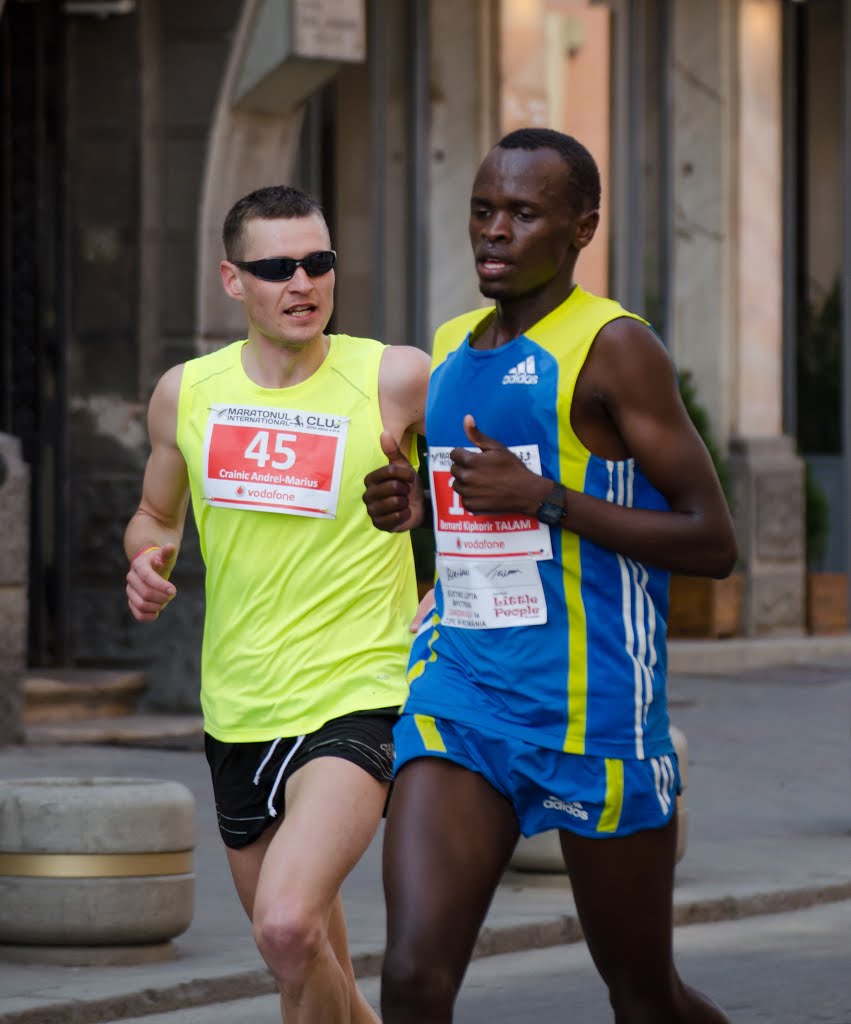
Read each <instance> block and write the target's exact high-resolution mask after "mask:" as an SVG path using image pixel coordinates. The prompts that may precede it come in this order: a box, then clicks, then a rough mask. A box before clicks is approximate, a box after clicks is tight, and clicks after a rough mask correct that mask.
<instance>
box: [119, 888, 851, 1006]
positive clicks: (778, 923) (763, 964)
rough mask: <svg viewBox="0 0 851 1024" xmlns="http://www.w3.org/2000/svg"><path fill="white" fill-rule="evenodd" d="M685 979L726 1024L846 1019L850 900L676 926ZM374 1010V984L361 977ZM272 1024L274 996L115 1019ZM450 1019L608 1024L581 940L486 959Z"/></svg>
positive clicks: (850, 977)
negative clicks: (713, 1004)
mask: <svg viewBox="0 0 851 1024" xmlns="http://www.w3.org/2000/svg"><path fill="white" fill-rule="evenodd" d="M675 940H676V950H677V963H678V966H679V969H680V973H681V975H682V976H683V978H684V979H685V980H687V981H688V982H689V983H690V984H692V985H694V986H695V987H697V988H699V989H701V990H702V991H704V992H706V993H707V994H708V995H711V996H712V998H713V999H715V1000H716V1001H717V1002H718V1003H720V1004H721V1006H723V1007H724V1009H725V1010H726V1012H727V1014H728V1015H729V1016H730V1019H731V1021H733V1024H851V902H844V903H832V904H827V905H824V906H821V907H816V908H814V909H811V910H805V911H797V912H792V913H786V914H774V915H766V916H762V917H752V918H747V919H744V920H741V921H732V922H721V923H717V924H704V925H692V926H690V927H686V928H680V929H677V932H676V937H675ZM362 988H363V991H364V992H365V994H366V996H367V998H368V999H369V1000H370V1001H371V1002H372V1003H373V1005H374V1006H377V1000H378V980H377V979H375V978H368V979H365V980H364V981H363V982H362ZM237 1020H238V1021H250V1022H251V1024H280V1018H279V1016H278V1010H277V1000H276V999H275V998H274V997H272V996H264V997H260V998H256V999H243V1000H237V1001H234V1002H229V1003H222V1004H220V1005H218V1006H209V1007H198V1008H195V1009H189V1010H181V1011H178V1012H175V1013H169V1014H160V1015H154V1016H147V1017H139V1018H134V1019H133V1020H132V1021H131V1020H124V1021H122V1022H121V1024H233V1021H237ZM455 1021H456V1024H551V1022H552V1024H556V1022H564V1024H579V1022H581V1024H611V1021H612V1015H611V1010H610V1009H609V1006H608V1001H607V999H606V994H605V991H604V989H603V986H602V984H601V982H600V980H599V978H598V977H597V974H596V972H595V970H594V967H593V964H592V963H591V959H590V957H589V956H588V952H587V950H586V948H585V945H584V943H578V944H575V945H571V946H556V947H553V948H550V949H544V950H536V951H532V952H523V953H516V954H510V955H506V956H498V957H488V958H486V959H482V960H477V961H475V962H474V963H473V964H472V965H471V968H470V971H469V973H468V975H467V978H466V980H465V983H464V988H463V990H462V993H461V996H460V998H459V1001H458V1005H457V1008H456V1014H455Z"/></svg>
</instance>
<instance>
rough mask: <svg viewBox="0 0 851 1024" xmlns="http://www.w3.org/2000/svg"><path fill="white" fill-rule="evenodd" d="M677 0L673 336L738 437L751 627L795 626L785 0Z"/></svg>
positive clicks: (721, 434) (680, 355)
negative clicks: (785, 359) (785, 324)
mask: <svg viewBox="0 0 851 1024" xmlns="http://www.w3.org/2000/svg"><path fill="white" fill-rule="evenodd" d="M674 8H675V17H674V32H673V49H674V53H673V67H674V72H673V74H674V85H673V98H674V123H673V146H674V154H673V167H674V173H673V189H674V197H673V198H674V204H673V205H674V211H675V212H674V218H675V224H674V228H675V230H674V251H673V254H672V257H673V258H672V267H673V302H672V331H671V346H672V351H673V354H674V358H675V360H676V362H677V364H678V366H679V367H680V369H688V370H691V371H692V374H693V377H694V380H695V384H696V390H697V395H698V399H699V401H700V402H701V404H703V405H704V406H705V407H706V409H707V410H708V412H709V415H710V420H711V422H712V425H713V428H714V432H715V435H716V438H717V439H718V440H719V441H720V443H721V445H722V447H724V446H726V445H727V444H728V443H729V444H730V445H731V452H732V455H731V459H730V468H731V470H732V475H733V487H734V498H733V503H732V504H733V514H734V518H735V521H736V528H737V534H738V537H739V545H740V566H741V568H742V569H743V570H744V573H745V595H744V610H743V617H744V622H743V627H744V632H745V633H746V634H748V635H754V634H761V633H778V632H791V633H794V632H799V631H801V630H802V628H803V623H804V561H803V559H804V546H803V496H802V488H803V474H802V465H801V461H800V459H799V458H798V456H797V455H796V453H795V450H794V446H793V444H792V442H791V440H790V439H789V438H786V437H784V436H783V434H782V401H783V392H782V349H783V334H782V265H781V260H782V192H781V185H782V173H781V172H782V160H781V157H782V151H781V138H780V130H781V124H782V119H781V113H782V110H781V104H782V89H781V84H782V79H781V74H782V68H781V56H782V55H781V41H782V4H781V2H780V0H707V2H706V3H701V4H692V3H690V2H688V0H675V3H674Z"/></svg>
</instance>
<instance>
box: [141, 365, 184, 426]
mask: <svg viewBox="0 0 851 1024" xmlns="http://www.w3.org/2000/svg"><path fill="white" fill-rule="evenodd" d="M183 366H184V364H183V363H179V364H178V365H177V366H172V368H171V369H170V370H166V372H165V373H164V374H163V375H162V377H160V379H159V380H158V381H157V385H156V387H155V388H154V392H153V394H152V395H151V401H150V404H149V405H148V432H149V433H150V435H151V440H152V442H154V443H157V442H160V443H163V444H170V445H173V444H176V443H177V406H178V402H179V399H180V382H181V381H182V380H183Z"/></svg>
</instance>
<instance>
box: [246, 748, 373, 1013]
mask: <svg viewBox="0 0 851 1024" xmlns="http://www.w3.org/2000/svg"><path fill="white" fill-rule="evenodd" d="M386 791H387V786H386V785H384V784H383V783H380V782H378V781H376V780H375V779H373V778H372V777H371V776H370V775H368V774H367V773H366V772H365V771H363V770H362V769H361V768H359V767H357V766H356V765H353V764H351V763H350V762H348V761H345V760H342V759H341V758H335V757H323V758H319V759H317V760H314V761H311V762H309V763H308V764H307V765H305V766H304V767H303V768H301V769H299V771H297V772H296V773H295V774H294V775H293V776H292V777H291V778H290V779H289V781H288V782H287V791H286V808H287V809H286V815H285V817H284V819H283V821H282V822H281V823H280V825H277V826H276V827H275V830H274V831H273V830H269V832H267V833H266V834H265V835H264V836H263V837H262V838H261V839H260V840H258V842H256V843H254V844H252V845H251V846H250V847H247V848H246V849H244V850H229V851H228V860H229V862H230V866H231V872H232V873H233V877H234V882H235V883H236V888H237V892H238V894H239V897H240V900H241V902H242V904H243V906H244V907H245V909H246V912H247V913H248V915H249V917H250V918H251V920H252V923H253V925H254V935H255V941H256V942H257V947H258V949H259V950H260V953H261V955H262V956H263V958H264V960H266V962H267V963H268V964H269V967H270V968H271V970H272V972H273V973H274V975H275V977H276V979H277V980H278V985H279V987H280V990H281V1011H282V1016H283V1019H284V1020H285V1021H286V1022H287V1024H315V1022H316V1021H322V1022H323V1024H325V1022H327V1024H377V1021H378V1018H377V1017H376V1016H375V1014H374V1013H373V1011H372V1010H371V1008H370V1007H369V1005H368V1003H367V1002H366V1001H365V1000H364V999H363V997H362V996H361V995H360V993H359V992H358V991H357V988H356V986H355V981H354V971H353V968H352V963H351V957H350V955H349V950H348V941H347V938H346V928H345V920H344V917H343V908H342V901H341V898H340V895H339V888H340V885H341V884H342V882H343V879H344V878H345V877H346V875H347V874H348V873H349V872H350V871H351V869H352V868H353V867H354V865H355V864H356V863H357V861H358V860H359V859H360V857H361V856H362V855H363V853H364V851H365V850H366V848H367V846H368V845H369V843H370V841H371V839H372V837H373V836H374V834H375V830H376V828H377V827H378V822H379V820H380V818H381V813H382V810H383V807H384V801H385V797H386Z"/></svg>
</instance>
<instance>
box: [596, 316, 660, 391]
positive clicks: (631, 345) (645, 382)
mask: <svg viewBox="0 0 851 1024" xmlns="http://www.w3.org/2000/svg"><path fill="white" fill-rule="evenodd" d="M585 370H587V373H585V374H584V375H585V376H586V377H587V378H589V383H590V382H591V381H593V385H594V390H595V391H597V392H598V393H599V394H604V395H606V394H608V395H612V394H616V393H618V392H620V391H621V390H622V389H624V388H626V389H627V390H628V391H630V392H632V393H634V392H635V390H636V384H640V385H641V386H642V387H647V388H651V389H652V390H653V391H655V390H656V389H662V390H668V389H669V388H671V387H672V386H675V383H676V369H675V367H674V362H673V359H672V358H671V354H670V352H668V350H667V348H665V346H664V345H663V344H662V341H661V340H660V338H659V336H658V335H657V334H656V333H655V332H654V331H653V330H651V328H650V327H648V326H647V325H646V324H644V323H643V322H642V321H641V320H636V319H635V318H634V317H628V316H624V317H619V318H618V319H617V320H611V321H609V323H607V324H606V325H605V326H604V327H602V328H601V330H600V332H599V334H598V335H597V337H596V338H595V340H594V344H593V345H592V347H591V352H590V353H589V356H588V360H587V363H586V367H585Z"/></svg>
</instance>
